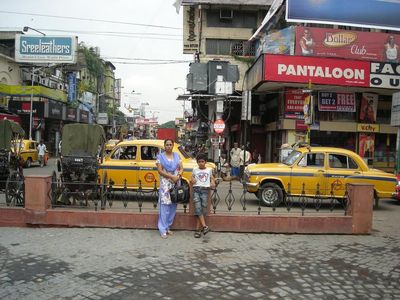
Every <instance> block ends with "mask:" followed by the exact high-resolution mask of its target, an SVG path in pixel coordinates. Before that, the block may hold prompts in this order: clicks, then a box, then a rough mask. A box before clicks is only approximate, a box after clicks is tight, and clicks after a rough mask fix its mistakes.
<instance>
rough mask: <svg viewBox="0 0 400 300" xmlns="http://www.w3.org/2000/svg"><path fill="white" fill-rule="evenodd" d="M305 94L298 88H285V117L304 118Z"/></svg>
mask: <svg viewBox="0 0 400 300" xmlns="http://www.w3.org/2000/svg"><path fill="white" fill-rule="evenodd" d="M306 97H307V94H305V93H303V91H302V90H299V89H286V90H285V118H287V119H304V112H303V107H304V99H305V98H306Z"/></svg>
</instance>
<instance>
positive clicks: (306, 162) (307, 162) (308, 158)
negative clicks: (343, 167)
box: [299, 153, 325, 167]
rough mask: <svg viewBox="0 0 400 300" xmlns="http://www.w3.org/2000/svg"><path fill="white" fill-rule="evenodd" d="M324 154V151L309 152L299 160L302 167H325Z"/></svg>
mask: <svg viewBox="0 0 400 300" xmlns="http://www.w3.org/2000/svg"><path fill="white" fill-rule="evenodd" d="M324 157H325V156H324V154H323V153H307V154H306V155H304V156H303V158H302V159H301V160H300V161H299V166H301V167H323V166H324Z"/></svg>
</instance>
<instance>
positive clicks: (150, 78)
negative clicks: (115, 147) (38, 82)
mask: <svg viewBox="0 0 400 300" xmlns="http://www.w3.org/2000/svg"><path fill="white" fill-rule="evenodd" d="M174 2H175V0H142V1H138V0H112V1H109V0H69V1H54V0H35V1H31V0H25V1H23V0H1V8H0V30H22V28H23V27H24V26H30V27H33V28H35V29H38V30H40V31H43V32H44V33H46V34H48V35H77V36H78V41H79V42H81V41H83V42H85V44H86V45H87V46H93V47H95V46H98V47H100V54H101V57H103V58H104V59H106V60H109V61H111V62H113V63H114V65H115V67H116V71H115V75H116V78H121V79H122V86H123V87H124V88H123V89H122V93H123V95H122V104H121V105H122V106H123V105H124V102H126V103H127V105H128V104H131V105H134V104H136V105H137V104H138V103H140V102H143V103H146V102H147V103H149V106H147V107H146V109H147V111H148V112H149V113H148V114H147V116H151V115H154V116H157V117H158V118H159V123H164V122H167V121H169V120H174V119H175V117H180V116H182V114H183V108H182V102H178V101H176V97H177V95H178V94H179V93H182V89H178V90H174V88H175V87H185V86H186V80H185V79H186V74H187V73H188V71H189V64H188V62H186V63H168V64H149V63H154V60H173V61H179V60H181V61H182V60H184V61H189V60H191V59H192V56H191V55H183V54H182V9H181V10H180V13H179V15H178V14H177V13H176V10H175V7H174V6H173V3H174ZM18 13H24V14H18ZM25 14H36V15H25ZM38 15H48V16H38ZM50 16H55V17H50ZM56 16H62V17H68V18H60V17H56ZM80 19H92V20H93V19H96V20H108V21H113V22H99V21H88V20H80ZM118 22H120V23H131V24H120V23H118ZM132 23H136V24H143V25H155V26H162V27H173V28H162V27H161V28H160V27H151V26H138V25H133V24H132ZM52 30H53V31H52ZM54 30H57V31H54ZM60 30H67V31H68V32H63V31H60ZM83 31H89V33H84V32H83ZM104 32H108V33H109V32H113V33H112V34H114V35H119V36H111V35H100V34H99V33H104ZM31 33H32V34H33V33H34V32H33V31H32V32H29V34H31ZM124 33H126V34H124ZM115 57H119V58H121V59H120V60H116V59H114V58H115ZM133 59H146V60H133ZM117 61H121V62H125V64H121V63H117ZM132 63H141V64H132ZM143 63H146V64H143ZM132 90H135V92H136V93H140V95H134V96H130V97H128V96H127V93H130V92H132ZM129 102H130V103H129ZM125 111H126V110H125ZM150 111H151V112H152V113H150Z"/></svg>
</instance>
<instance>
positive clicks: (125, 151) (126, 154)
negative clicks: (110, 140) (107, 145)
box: [111, 146, 136, 160]
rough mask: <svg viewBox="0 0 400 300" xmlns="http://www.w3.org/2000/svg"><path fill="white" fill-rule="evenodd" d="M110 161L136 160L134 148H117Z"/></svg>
mask: <svg viewBox="0 0 400 300" xmlns="http://www.w3.org/2000/svg"><path fill="white" fill-rule="evenodd" d="M111 159H124V160H125V159H127V160H132V159H136V146H123V147H118V148H117V149H115V151H114V152H113V154H112V155H111Z"/></svg>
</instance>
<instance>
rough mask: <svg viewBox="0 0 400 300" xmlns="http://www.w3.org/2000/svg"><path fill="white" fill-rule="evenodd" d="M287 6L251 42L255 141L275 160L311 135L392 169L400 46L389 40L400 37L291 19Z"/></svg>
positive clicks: (252, 136) (250, 81)
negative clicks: (393, 112) (253, 45)
mask: <svg viewBox="0 0 400 300" xmlns="http://www.w3.org/2000/svg"><path fill="white" fill-rule="evenodd" d="M280 2H281V4H282V2H284V1H280ZM357 2H359V3H360V4H361V5H362V3H361V2H362V1H361V2H360V1H357ZM381 4H382V5H385V4H384V3H383V2H382V3H381ZM320 5H324V2H322V3H321V4H320ZM285 9H286V7H285V5H281V6H278V7H277V8H275V12H276V14H275V16H273V17H272V18H270V20H269V21H268V22H266V23H265V24H263V27H261V28H260V30H258V32H257V34H256V35H254V36H253V38H252V40H253V41H256V42H257V45H258V47H257V60H256V62H255V63H254V64H253V65H252V66H251V68H250V69H249V71H248V72H247V78H246V82H245V86H246V89H247V90H249V91H250V92H251V93H252V101H251V103H249V106H250V107H251V112H252V118H251V120H249V122H248V124H249V126H250V130H249V131H250V136H249V140H250V141H251V144H252V145H256V146H257V147H260V148H262V149H265V155H264V159H265V161H267V162H275V161H278V160H279V157H280V155H279V154H280V149H281V147H282V145H284V144H289V145H291V144H293V143H295V142H296V141H297V140H298V139H299V138H300V139H304V138H305V139H307V140H308V142H309V143H311V144H315V145H323V146H336V147H343V148H348V149H351V150H353V151H356V152H357V153H359V154H360V155H361V156H362V157H363V158H364V159H365V161H366V162H367V163H368V164H369V165H371V166H374V167H377V168H381V169H386V170H393V168H394V165H395V156H396V133H397V129H396V128H395V127H392V126H391V107H392V96H393V95H396V94H395V93H396V92H398V91H399V89H400V73H399V71H398V70H399V69H400V65H399V64H398V63H399V58H400V51H398V53H397V58H393V57H390V56H394V52H395V51H394V50H389V51H388V49H393V48H396V47H395V46H391V44H390V43H393V40H397V41H400V35H399V34H396V31H392V30H378V29H372V28H368V27H366V26H364V27H363V28H362V27H360V26H357V25H354V26H352V25H351V24H347V25H346V26H344V25H343V26H341V25H330V24H327V23H324V22H323V21H321V22H320V23H315V24H310V23H309V24H307V23H301V22H300V23H294V22H292V23H291V22H285ZM312 9H313V7H310V8H309V10H308V11H311V10H312ZM376 13H379V12H376ZM383 19H384V17H382V20H383ZM303 22H305V21H303ZM282 24H284V25H283V26H282ZM366 24H367V23H366ZM290 25H292V26H290ZM294 25H297V26H294ZM349 25H350V26H349ZM399 30H400V28H399ZM397 49H399V48H398V47H397ZM388 53H389V54H388Z"/></svg>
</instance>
